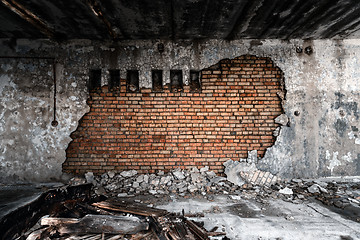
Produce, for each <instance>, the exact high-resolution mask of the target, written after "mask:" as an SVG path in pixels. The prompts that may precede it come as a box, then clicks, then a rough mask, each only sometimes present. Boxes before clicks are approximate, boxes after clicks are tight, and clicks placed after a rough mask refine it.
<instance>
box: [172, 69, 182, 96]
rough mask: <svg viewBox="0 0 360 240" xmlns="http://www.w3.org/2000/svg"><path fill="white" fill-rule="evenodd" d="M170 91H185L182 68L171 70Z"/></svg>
mask: <svg viewBox="0 0 360 240" xmlns="http://www.w3.org/2000/svg"><path fill="white" fill-rule="evenodd" d="M170 91H171V92H182V91H183V75H182V70H170Z"/></svg>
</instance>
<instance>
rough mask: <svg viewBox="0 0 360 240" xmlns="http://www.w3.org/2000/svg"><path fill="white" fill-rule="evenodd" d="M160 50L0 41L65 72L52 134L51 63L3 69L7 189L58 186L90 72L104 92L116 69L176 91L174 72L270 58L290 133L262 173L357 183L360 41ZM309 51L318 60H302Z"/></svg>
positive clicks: (130, 44)
mask: <svg viewBox="0 0 360 240" xmlns="http://www.w3.org/2000/svg"><path fill="white" fill-rule="evenodd" d="M159 42H160V41H121V42H116V43H112V42H109V43H106V42H95V41H90V40H74V41H71V42H65V43H62V44H58V43H53V42H51V41H47V40H43V41H41V40H38V41H32V40H26V39H20V40H17V41H16V45H15V46H12V47H11V48H10V47H9V46H8V45H7V44H6V43H5V40H0V45H1V48H0V55H2V56H4V55H5V56H6V55H17V56H47V57H55V58H56V61H57V62H58V63H59V66H60V68H59V70H58V71H59V79H58V86H57V93H56V94H57V106H58V111H57V113H56V114H57V119H58V121H59V125H58V126H57V127H55V128H53V127H51V125H50V124H51V121H52V117H51V116H52V114H53V112H52V111H53V110H52V104H53V103H52V93H53V83H52V80H51V76H52V69H51V68H49V67H48V66H47V63H46V61H37V62H36V61H29V60H26V61H25V60H17V61H8V60H3V59H1V60H0V79H1V81H0V94H2V97H1V99H0V116H1V120H0V122H1V123H0V130H1V131H0V135H1V138H0V141H1V150H0V173H1V176H3V178H4V179H5V180H6V181H8V179H9V177H10V176H13V177H14V179H16V178H18V179H26V180H37V181H41V180H48V179H50V178H59V177H60V176H61V174H62V164H63V162H64V161H65V159H66V155H65V150H66V148H67V146H68V145H69V142H70V141H71V138H70V134H71V133H72V132H73V131H75V129H76V128H77V125H78V122H79V120H80V119H81V117H83V116H84V114H85V113H86V112H88V111H89V106H88V105H87V104H86V100H87V99H88V97H89V93H88V89H87V84H88V83H87V82H88V79H89V70H90V69H101V70H102V73H103V74H102V79H101V81H102V86H104V85H107V83H108V78H109V75H110V74H108V73H107V71H108V70H109V69H119V70H120V77H121V78H122V79H125V78H126V71H127V70H129V69H137V70H139V80H140V82H139V87H140V88H147V89H151V87H152V81H151V70H152V69H162V70H163V77H164V78H163V81H164V84H169V83H170V78H169V76H170V70H171V69H181V70H182V72H183V76H184V79H183V83H184V86H186V85H188V84H189V80H190V79H189V76H190V71H191V70H201V69H204V68H206V67H208V66H211V65H214V64H216V63H217V62H219V61H220V60H221V59H226V58H229V59H233V58H235V57H237V56H241V55H245V54H250V55H256V56H259V57H270V58H271V59H272V60H273V61H274V63H275V65H276V66H278V67H279V68H280V69H281V70H282V71H283V73H284V76H285V78H284V79H285V86H286V91H287V94H286V99H285V100H284V102H283V107H284V111H285V114H286V115H287V116H288V117H289V119H290V124H289V125H288V126H282V127H281V129H280V132H279V136H278V137H277V140H276V142H275V144H274V146H272V147H270V148H268V149H267V151H266V152H265V155H264V157H263V158H262V159H260V160H259V162H258V167H259V168H261V169H263V170H268V171H270V172H272V173H273V174H278V175H279V176H281V177H317V176H339V175H359V174H360V172H359V167H358V166H359V154H360V150H359V145H360V138H359V133H358V130H356V129H359V128H360V126H359V121H358V118H359V112H358V111H359V110H358V103H359V102H360V96H359V92H360V91H359V90H360V69H359V67H358V66H359V65H360V59H359V56H360V41H359V40H343V41H341V40H336V41H335V40H315V41H303V40H290V41H281V40H259V42H258V44H252V43H251V40H236V41H223V40H208V41H179V42H172V41H162V42H161V43H163V44H164V51H162V52H159V51H158V50H157V44H158V43H159ZM260 43H261V44H260ZM309 46H310V47H311V49H312V52H311V53H310V52H309V53H306V52H305V51H303V52H301V53H298V52H296V48H297V47H300V48H302V49H306V48H307V47H309ZM295 112H297V113H299V114H295ZM5 148H6V149H5Z"/></svg>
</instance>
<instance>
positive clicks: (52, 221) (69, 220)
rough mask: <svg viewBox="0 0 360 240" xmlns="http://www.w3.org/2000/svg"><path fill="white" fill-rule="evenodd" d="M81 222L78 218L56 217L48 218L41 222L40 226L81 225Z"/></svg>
mask: <svg viewBox="0 0 360 240" xmlns="http://www.w3.org/2000/svg"><path fill="white" fill-rule="evenodd" d="M79 222H80V220H79V219H77V218H55V217H46V218H42V219H41V220H40V225H42V226H54V225H60V224H74V223H79Z"/></svg>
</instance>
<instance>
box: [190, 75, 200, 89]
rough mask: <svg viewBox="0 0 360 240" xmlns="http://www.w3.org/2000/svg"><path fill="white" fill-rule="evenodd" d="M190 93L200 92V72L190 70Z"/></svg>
mask: <svg viewBox="0 0 360 240" xmlns="http://www.w3.org/2000/svg"><path fill="white" fill-rule="evenodd" d="M190 91H191V92H200V91H201V86H200V72H199V71H195V70H191V71H190Z"/></svg>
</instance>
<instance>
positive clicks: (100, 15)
mask: <svg viewBox="0 0 360 240" xmlns="http://www.w3.org/2000/svg"><path fill="white" fill-rule="evenodd" d="M0 2H1V3H0V23H1V24H0V38H34V39H36V38H51V39H54V40H67V39H99V40H107V39H119V40H121V39H174V40H175V39H227V40H232V39H274V38H277V39H294V38H300V39H323V38H337V39H344V38H360V31H359V29H360V1H359V0H53V1H49V0H0Z"/></svg>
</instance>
